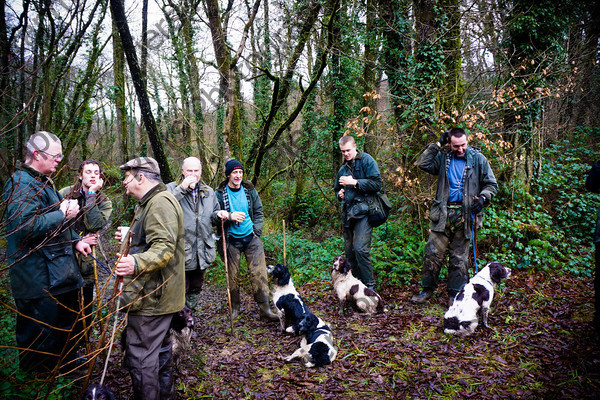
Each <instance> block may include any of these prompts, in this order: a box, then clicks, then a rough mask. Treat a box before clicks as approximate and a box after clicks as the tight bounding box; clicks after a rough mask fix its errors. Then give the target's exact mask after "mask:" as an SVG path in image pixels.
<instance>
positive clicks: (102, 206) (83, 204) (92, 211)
mask: <svg viewBox="0 0 600 400" xmlns="http://www.w3.org/2000/svg"><path fill="white" fill-rule="evenodd" d="M59 193H60V194H61V195H62V196H63V197H64V198H67V199H74V200H77V203H78V204H79V214H78V215H77V218H76V219H75V222H73V229H75V232H77V233H78V234H79V235H81V236H85V235H87V234H88V233H95V232H98V231H99V230H100V229H102V228H103V227H104V226H105V225H106V224H107V223H108V221H109V219H110V216H111V214H112V209H113V206H112V202H111V201H110V200H109V198H108V197H106V195H104V194H103V193H85V194H84V193H82V192H81V184H78V185H72V186H67V187H64V188H62V189H60V190H59ZM76 257H77V261H78V263H79V269H80V270H81V275H82V276H83V280H84V281H85V283H94V260H93V259H92V257H89V256H88V257H85V256H84V255H83V254H80V253H77V254H76Z"/></svg>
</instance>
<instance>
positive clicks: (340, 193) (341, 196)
mask: <svg viewBox="0 0 600 400" xmlns="http://www.w3.org/2000/svg"><path fill="white" fill-rule="evenodd" d="M344 193H345V192H344V189H341V190H340V191H339V192H338V197H339V198H340V199H342V200H344Z"/></svg>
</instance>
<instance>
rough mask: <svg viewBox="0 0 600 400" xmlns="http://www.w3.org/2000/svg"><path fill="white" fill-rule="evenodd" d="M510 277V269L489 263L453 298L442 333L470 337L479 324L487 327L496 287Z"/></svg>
mask: <svg viewBox="0 0 600 400" xmlns="http://www.w3.org/2000/svg"><path fill="white" fill-rule="evenodd" d="M509 276H510V268H506V267H504V266H503V265H502V264H500V263H499V262H491V263H488V264H486V266H485V267H483V268H482V269H481V271H479V273H478V274H477V275H475V276H474V277H472V278H471V280H470V281H469V283H467V284H466V285H465V287H464V288H462V290H461V291H460V292H458V294H457V295H456V297H455V298H454V303H452V306H450V308H449V309H448V311H446V314H445V315H444V333H452V334H457V335H461V336H468V335H471V334H472V333H473V332H474V331H475V328H477V325H478V324H479V315H481V322H482V323H483V326H485V327H486V328H487V327H488V322H487V317H488V311H489V309H490V305H491V303H492V299H493V298H494V290H495V289H496V285H497V284H498V283H500V281H501V280H502V279H506V278H508V277H509Z"/></svg>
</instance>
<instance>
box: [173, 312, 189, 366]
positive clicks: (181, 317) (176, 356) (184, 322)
mask: <svg viewBox="0 0 600 400" xmlns="http://www.w3.org/2000/svg"><path fill="white" fill-rule="evenodd" d="M193 329H194V314H193V313H192V309H191V308H190V307H188V306H187V305H186V306H184V307H183V309H181V310H180V311H179V312H178V313H176V314H174V315H173V319H172V320H171V329H170V333H171V343H172V348H171V353H172V354H173V364H174V365H175V368H177V369H178V368H179V363H180V360H181V356H183V355H184V354H185V353H186V352H187V351H188V348H189V346H190V341H191V340H192V331H193Z"/></svg>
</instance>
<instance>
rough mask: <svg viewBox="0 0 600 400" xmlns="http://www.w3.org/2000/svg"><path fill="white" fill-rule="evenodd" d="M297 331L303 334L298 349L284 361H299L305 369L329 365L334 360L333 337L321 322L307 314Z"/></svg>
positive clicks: (335, 351) (314, 316) (327, 327)
mask: <svg viewBox="0 0 600 400" xmlns="http://www.w3.org/2000/svg"><path fill="white" fill-rule="evenodd" d="M299 331H300V333H302V334H304V337H303V338H302V341H301V342H300V348H299V349H298V350H296V351H295V352H294V353H293V354H292V355H291V356H289V357H286V358H285V361H287V362H290V361H292V360H295V359H300V361H301V362H302V363H304V366H305V367H307V368H311V367H321V366H323V365H329V364H331V363H332V362H333V360H335V357H336V356H337V349H336V348H335V347H334V346H333V335H332V334H331V329H329V326H327V325H326V324H325V322H323V320H321V319H320V318H319V317H317V316H316V315H315V314H313V313H311V312H307V313H306V314H304V317H303V318H302V321H300V323H299Z"/></svg>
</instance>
